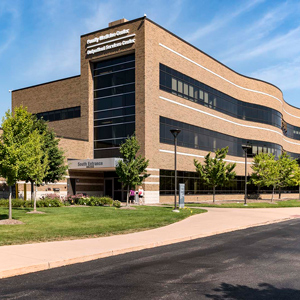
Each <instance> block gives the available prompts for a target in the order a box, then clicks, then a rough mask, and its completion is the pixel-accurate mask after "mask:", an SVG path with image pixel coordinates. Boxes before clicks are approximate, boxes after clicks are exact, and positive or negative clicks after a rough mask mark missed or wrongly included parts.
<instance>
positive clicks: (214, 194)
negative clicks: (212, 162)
mask: <svg viewBox="0 0 300 300" xmlns="http://www.w3.org/2000/svg"><path fill="white" fill-rule="evenodd" d="M215 197H216V187H215V186H214V187H213V203H215V200H216V199H215Z"/></svg>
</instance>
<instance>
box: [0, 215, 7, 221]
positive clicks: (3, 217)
mask: <svg viewBox="0 0 300 300" xmlns="http://www.w3.org/2000/svg"><path fill="white" fill-rule="evenodd" d="M5 219H8V214H0V220H5Z"/></svg>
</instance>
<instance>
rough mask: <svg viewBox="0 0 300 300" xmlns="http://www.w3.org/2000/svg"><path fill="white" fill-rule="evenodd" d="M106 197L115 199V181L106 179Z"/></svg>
mask: <svg viewBox="0 0 300 300" xmlns="http://www.w3.org/2000/svg"><path fill="white" fill-rule="evenodd" d="M104 196H109V197H111V198H112V199H114V179H113V178H105V180H104Z"/></svg>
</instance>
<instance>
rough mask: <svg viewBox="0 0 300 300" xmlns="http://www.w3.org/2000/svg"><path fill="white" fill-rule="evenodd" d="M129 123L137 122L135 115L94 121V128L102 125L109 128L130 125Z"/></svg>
mask: <svg viewBox="0 0 300 300" xmlns="http://www.w3.org/2000/svg"><path fill="white" fill-rule="evenodd" d="M128 122H135V115H133V116H122V117H116V118H108V119H101V120H97V121H94V126H95V127H97V126H102V125H106V126H108V125H111V124H118V123H128Z"/></svg>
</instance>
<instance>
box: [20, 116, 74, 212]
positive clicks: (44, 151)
mask: <svg viewBox="0 0 300 300" xmlns="http://www.w3.org/2000/svg"><path fill="white" fill-rule="evenodd" d="M33 120H34V122H33V130H36V131H38V133H39V135H40V136H41V142H42V145H41V155H40V156H39V160H40V161H36V166H37V172H38V173H39V174H40V175H39V176H38V177H36V176H37V174H33V173H32V172H28V174H27V175H28V176H27V178H25V179H24V180H25V181H27V182H28V181H30V182H31V194H32V196H31V198H32V199H34V211H35V210H36V192H35V191H34V183H35V184H36V186H39V185H40V184H41V183H42V182H52V183H54V182H56V181H59V180H61V179H62V178H63V176H64V175H65V174H66V171H67V168H68V167H67V165H66V164H65V163H64V161H65V157H64V153H63V151H62V150H61V149H59V147H58V144H59V139H57V138H56V136H55V133H54V131H53V129H50V128H49V127H48V123H47V122H45V121H44V120H43V119H37V117H36V116H33ZM45 163H46V165H47V169H46V171H45V172H42V173H43V174H41V173H40V172H41V171H42V170H43V166H45ZM39 168H40V169H39ZM38 169H39V171H38ZM41 175H43V177H42V179H38V178H40V176H41Z"/></svg>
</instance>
